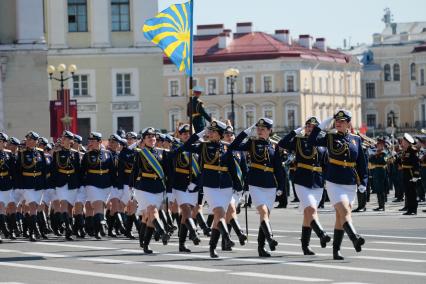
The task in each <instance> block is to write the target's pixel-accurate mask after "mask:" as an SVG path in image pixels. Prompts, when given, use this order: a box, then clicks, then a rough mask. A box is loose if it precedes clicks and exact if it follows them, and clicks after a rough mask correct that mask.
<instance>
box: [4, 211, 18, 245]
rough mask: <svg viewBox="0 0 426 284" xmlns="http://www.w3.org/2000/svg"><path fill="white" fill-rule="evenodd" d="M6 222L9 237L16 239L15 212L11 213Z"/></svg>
mask: <svg viewBox="0 0 426 284" xmlns="http://www.w3.org/2000/svg"><path fill="white" fill-rule="evenodd" d="M7 224H8V226H9V231H10V239H11V240H16V237H17V235H19V232H18V227H17V225H16V214H15V213H12V214H10V215H9V216H8V218H7Z"/></svg>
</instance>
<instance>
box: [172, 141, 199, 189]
mask: <svg viewBox="0 0 426 284" xmlns="http://www.w3.org/2000/svg"><path fill="white" fill-rule="evenodd" d="M182 145H183V144H180V143H174V144H173V146H172V148H171V150H170V153H169V154H168V161H167V163H168V166H169V169H170V171H169V187H170V189H173V188H174V189H176V190H180V191H187V190H188V186H189V184H190V182H192V183H194V184H195V185H197V184H198V178H199V176H197V175H195V173H194V170H193V169H191V168H190V161H189V159H190V155H189V152H183V151H180V150H179V147H182ZM191 155H192V163H193V165H192V168H194V167H195V166H196V165H198V167H199V162H198V155H196V154H193V153H191ZM195 163H196V164H195ZM190 172H191V176H190V175H189V173H190ZM198 191H199V187H198V186H195V188H194V189H193V191H192V192H198Z"/></svg>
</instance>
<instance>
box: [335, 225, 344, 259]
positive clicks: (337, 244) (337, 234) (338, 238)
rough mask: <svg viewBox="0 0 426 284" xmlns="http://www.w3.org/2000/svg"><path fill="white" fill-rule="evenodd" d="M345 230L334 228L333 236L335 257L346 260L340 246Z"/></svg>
mask: <svg viewBox="0 0 426 284" xmlns="http://www.w3.org/2000/svg"><path fill="white" fill-rule="evenodd" d="M344 235H345V231H343V230H337V229H334V236H333V259H334V260H344V259H345V258H344V257H343V256H342V255H341V254H340V246H341V245H342V241H343V236H344Z"/></svg>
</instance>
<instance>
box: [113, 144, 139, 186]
mask: <svg viewBox="0 0 426 284" xmlns="http://www.w3.org/2000/svg"><path fill="white" fill-rule="evenodd" d="M135 154H136V151H135V150H133V149H129V148H127V147H125V148H123V149H122V150H121V151H120V154H118V169H117V171H118V173H117V188H118V189H123V188H124V185H129V184H130V179H131V176H132V170H133V164H134V162H135Z"/></svg>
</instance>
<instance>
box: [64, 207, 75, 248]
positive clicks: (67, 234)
mask: <svg viewBox="0 0 426 284" xmlns="http://www.w3.org/2000/svg"><path fill="white" fill-rule="evenodd" d="M62 220H63V222H64V223H65V239H66V240H67V241H73V240H74V239H73V238H72V228H71V224H70V221H69V217H68V213H66V212H65V213H62Z"/></svg>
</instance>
